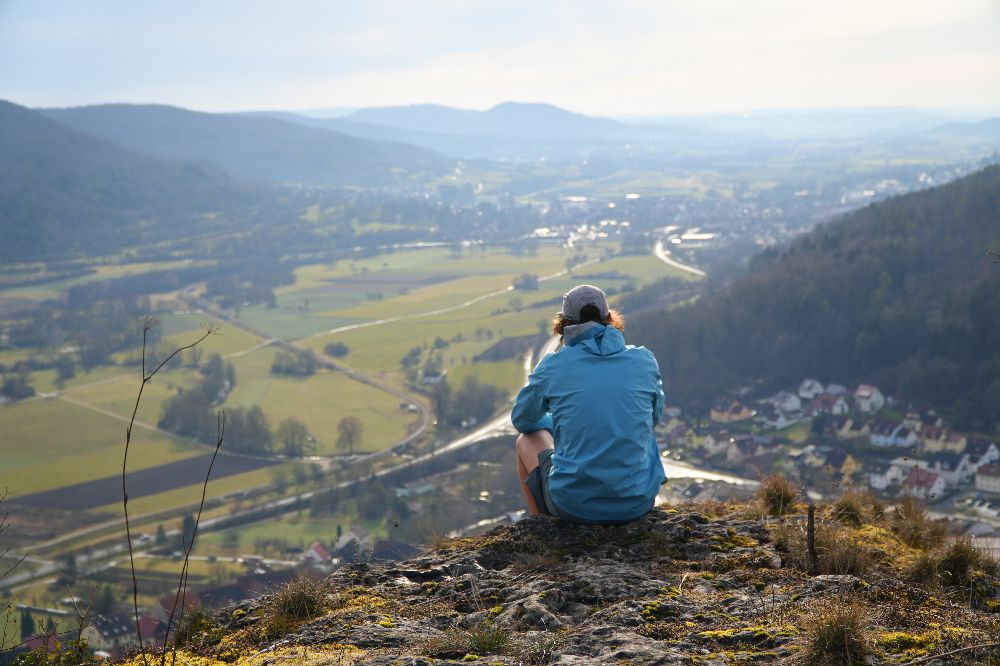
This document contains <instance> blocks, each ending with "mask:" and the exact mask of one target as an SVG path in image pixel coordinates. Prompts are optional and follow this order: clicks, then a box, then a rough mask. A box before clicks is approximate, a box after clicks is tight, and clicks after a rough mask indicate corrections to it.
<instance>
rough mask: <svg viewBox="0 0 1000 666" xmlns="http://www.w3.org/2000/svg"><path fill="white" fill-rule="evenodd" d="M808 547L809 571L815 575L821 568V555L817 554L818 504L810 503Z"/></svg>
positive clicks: (807, 530)
mask: <svg viewBox="0 0 1000 666" xmlns="http://www.w3.org/2000/svg"><path fill="white" fill-rule="evenodd" d="M806 549H807V550H808V552H809V573H810V575H813V576H815V575H816V573H817V572H818V570H819V556H818V555H817V554H816V505H815V504H812V503H810V504H809V517H808V522H807V524H806Z"/></svg>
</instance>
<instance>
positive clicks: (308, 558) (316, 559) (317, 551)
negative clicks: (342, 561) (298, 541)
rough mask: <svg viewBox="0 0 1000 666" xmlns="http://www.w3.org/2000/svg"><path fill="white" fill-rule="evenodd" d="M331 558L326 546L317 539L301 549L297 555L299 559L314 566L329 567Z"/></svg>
mask: <svg viewBox="0 0 1000 666" xmlns="http://www.w3.org/2000/svg"><path fill="white" fill-rule="evenodd" d="M332 558H333V555H332V554H331V553H330V551H329V550H328V549H327V547H326V546H324V545H323V544H321V543H320V542H318V541H317V542H316V543H314V544H313V545H311V546H309V547H308V548H306V549H305V550H304V551H302V555H301V557H299V560H300V561H301V562H303V563H308V564H310V565H312V566H314V567H329V566H330V564H331V562H330V561H331V559H332Z"/></svg>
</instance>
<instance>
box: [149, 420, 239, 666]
mask: <svg viewBox="0 0 1000 666" xmlns="http://www.w3.org/2000/svg"><path fill="white" fill-rule="evenodd" d="M217 418H218V421H217V423H216V433H217V435H216V439H215V451H213V452H212V459H211V461H209V463H208V471H207V472H206V473H205V482H204V483H202V484H201V503H200V504H199V505H198V515H196V516H195V519H194V529H192V530H191V541H190V543H187V544H184V546H185V548H184V564H183V565H182V566H181V577H180V580H179V581H178V582H177V594H176V595H175V596H174V603H173V607H172V608H171V609H170V618H169V619H168V620H167V630H166V633H165V634H164V636H163V650H162V656H161V659H160V663H161V664H164V663H165V662H166V656H167V652H166V650H167V640H168V639H169V638H170V627H172V626H173V623H174V613H175V611H176V610H177V606H178V603H179V604H180V608H181V612H180V615H178V617H177V621H178V623H179V622H180V621H181V619H182V618H183V617H184V602H185V600H186V597H187V581H188V567H189V565H190V563H191V550H192V549H193V548H194V542H195V539H196V538H197V537H198V526H199V525H201V514H202V512H203V511H204V510H205V497H206V495H207V494H208V479H209V478H210V477H211V476H212V467H213V466H214V465H215V459H216V458H218V456H219V449H221V448H222V440H223V438H224V437H225V434H226V414H225V413H224V412H219V415H218V417H217ZM183 537H184V534H183V530H182V533H181V538H183ZM176 633H177V632H174V634H175V635H176ZM175 642H176V641H175ZM173 652H174V653H175V654H176V652H177V646H176V645H175V646H174V650H173Z"/></svg>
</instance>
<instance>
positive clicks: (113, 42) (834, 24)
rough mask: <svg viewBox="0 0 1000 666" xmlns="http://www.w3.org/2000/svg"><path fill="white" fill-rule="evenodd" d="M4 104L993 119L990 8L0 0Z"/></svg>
mask: <svg viewBox="0 0 1000 666" xmlns="http://www.w3.org/2000/svg"><path fill="white" fill-rule="evenodd" d="M0 98H3V99H8V100H11V101H14V102H17V103H20V104H25V105H28V106H69V105H78V104H93V103H99V102H109V101H126V102H161V103H169V104H176V105H179V106H185V107H188V108H195V109H203V110H213V111H215V110H241V109H264V108H267V109H308V108H318V107H355V106H376V105H378V106H381V105H394V104H410V103H423V102H437V103H442V104H449V105H453V106H461V107H467V108H487V107H489V106H492V105H494V104H496V103H498V102H502V101H506V100H515V101H525V102H535V101H545V102H551V103H553V104H557V105H559V106H563V107H566V108H569V109H572V110H576V111H583V112H588V113H597V114H607V115H623V114H644V113H645V114H652V113H686V112H694V111H743V110H749V109H760V108H790V107H829V106H867V105H906V106H917V107H933V108H938V109H942V108H943V109H948V108H952V109H957V108H967V109H975V110H979V111H989V112H1000V0H835V1H832V2H830V1H827V0H788V1H785V0H651V1H649V2H632V1H629V0H616V1H615V2H609V1H607V0H600V1H596V2H591V1H589V0H569V1H565V2H563V1H553V2H547V1H545V0H527V1H521V0H514V1H505V0H486V1H483V2H479V1H465V2H463V1H457V0H455V1H448V0H412V1H408V0H398V1H391V2H384V1H380V0H359V1H357V2H319V1H316V0H285V1H284V2H263V1H255V0H238V1H228V0H225V1H224V0H198V1H187V0H87V1H81V0H65V1H57V0H0Z"/></svg>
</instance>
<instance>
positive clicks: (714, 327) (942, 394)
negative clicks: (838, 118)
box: [630, 166, 1000, 429]
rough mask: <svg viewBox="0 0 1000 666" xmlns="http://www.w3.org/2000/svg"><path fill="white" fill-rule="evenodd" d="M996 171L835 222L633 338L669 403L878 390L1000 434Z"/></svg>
mask: <svg viewBox="0 0 1000 666" xmlns="http://www.w3.org/2000/svg"><path fill="white" fill-rule="evenodd" d="M997 241H1000V166H993V167H989V168H987V169H984V170H982V171H979V172H976V173H975V174H973V175H970V176H968V177H965V178H963V179H960V180H958V181H955V182H952V183H950V184H947V185H943V186H941V187H937V188H933V189H930V190H924V191H921V192H916V193H913V194H909V195H906V196H902V197H897V198H894V199H890V200H888V201H884V202H881V203H877V204H873V205H871V206H868V207H867V208H864V209H861V210H858V211H855V212H853V213H849V214H847V215H845V216H842V217H839V218H836V219H834V220H832V221H830V222H828V223H826V224H824V225H822V226H820V227H819V228H817V229H816V230H814V231H813V232H811V233H809V234H808V235H806V236H804V237H802V238H800V239H798V240H797V241H795V242H793V243H791V244H790V245H788V246H786V247H781V248H776V249H771V250H767V251H765V252H764V253H762V254H760V255H758V257H757V258H756V259H755V260H754V261H753V262H752V263H751V268H750V270H749V273H748V274H746V275H745V276H743V277H742V278H740V279H738V280H737V281H735V282H734V283H733V284H731V285H730V286H728V287H724V288H721V289H719V290H718V291H716V292H715V293H714V294H711V295H709V296H706V297H705V298H703V299H702V300H701V301H700V302H698V303H696V304H694V305H692V306H689V307H686V308H682V309H677V310H673V311H668V312H659V313H653V314H642V315H637V316H636V317H635V318H634V319H633V320H632V321H630V326H631V328H632V330H633V333H634V334H635V335H636V339H637V340H638V341H640V342H641V343H642V344H645V345H646V346H648V347H650V348H651V349H652V350H653V351H654V352H655V353H656V355H657V358H658V359H659V360H660V363H661V366H662V368H663V374H664V385H665V388H666V390H667V392H668V395H669V396H670V398H669V399H671V400H673V401H676V402H680V403H682V404H684V405H686V406H688V407H690V408H693V409H694V410H695V411H701V412H704V411H707V407H708V406H709V405H710V403H711V401H712V399H713V398H714V397H716V396H718V395H722V394H725V393H727V392H732V391H735V390H736V389H738V388H740V387H750V388H751V390H753V391H755V392H758V393H764V392H770V391H773V390H776V389H777V388H779V387H788V386H795V385H797V384H798V382H799V381H801V380H802V379H803V378H805V377H815V378H817V379H819V380H820V381H823V382H838V383H840V384H845V385H851V384H856V383H860V382H868V383H875V384H878V385H879V386H881V387H882V388H883V389H885V390H887V391H888V392H889V393H891V394H893V395H895V396H897V397H898V398H900V399H903V400H905V401H917V402H926V403H930V404H932V405H934V406H936V407H938V408H944V409H950V410H952V413H953V416H954V417H955V418H956V420H957V421H958V422H959V423H962V424H965V425H967V426H970V427H980V428H984V429H985V428H992V427H993V426H994V425H996V424H997V423H1000V265H998V264H995V263H990V262H989V261H988V260H987V254H986V252H987V249H988V248H990V247H994V248H995V247H996V246H995V245H992V244H993V243H995V242H997Z"/></svg>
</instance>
